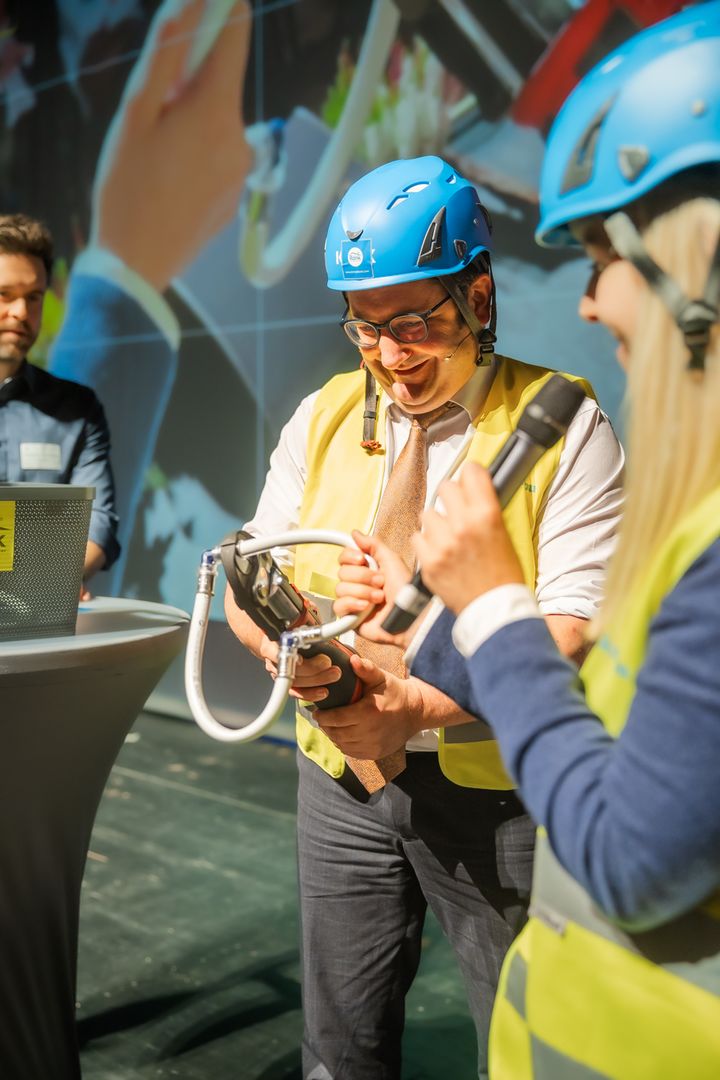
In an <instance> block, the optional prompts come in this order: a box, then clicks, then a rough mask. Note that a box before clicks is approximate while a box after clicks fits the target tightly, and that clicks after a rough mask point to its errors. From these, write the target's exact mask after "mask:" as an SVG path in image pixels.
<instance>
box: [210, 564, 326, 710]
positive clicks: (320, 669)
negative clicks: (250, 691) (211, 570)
mask: <svg viewBox="0 0 720 1080" xmlns="http://www.w3.org/2000/svg"><path fill="white" fill-rule="evenodd" d="M225 616H226V618H227V621H228V626H229V627H230V629H231V630H232V632H233V634H234V635H235V637H236V638H237V639H238V641H241V642H242V644H243V645H244V646H245V647H246V648H247V649H249V650H250V652H251V653H252V654H253V655H254V656H257V657H258V659H259V660H262V661H264V663H265V670H266V671H268V672H269V673H270V675H272V677H273V679H275V678H277V666H276V665H277V658H278V652H279V648H280V647H279V645H278V643H277V641H271V640H270V638H269V637H268V636H267V634H265V633H264V632H263V631H262V630H261V629H260V627H259V626H258V625H257V624H256V623H254V622H253V620H252V619H251V618H250V616H249V615H248V613H247V612H246V611H243V609H242V608H239V607H238V606H237V604H236V603H235V597H234V596H233V592H232V589H231V588H230V586H229V585H228V586H227V587H226V589H225ZM341 677H342V673H341V671H340V668H337V667H333V665H332V664H331V663H330V660H329V658H328V657H327V656H321V655H318V656H302V655H300V656H299V657H298V668H297V672H296V675H295V682H294V683H293V686H292V689H291V690H290V694H291V696H292V697H296V698H301V699H302V700H303V701H313V702H314V701H322V700H323V698H326V697H327V695H328V691H327V690H326V689H325V687H326V686H328V685H329V684H330V683H334V682H337V681H338V679H340V678H341Z"/></svg>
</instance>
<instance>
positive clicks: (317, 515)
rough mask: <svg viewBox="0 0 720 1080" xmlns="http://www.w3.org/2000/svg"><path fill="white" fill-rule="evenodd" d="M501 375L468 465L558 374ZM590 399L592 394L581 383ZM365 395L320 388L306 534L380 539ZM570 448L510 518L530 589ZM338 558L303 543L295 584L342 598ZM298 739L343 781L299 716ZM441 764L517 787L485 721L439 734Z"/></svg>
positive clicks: (545, 466)
mask: <svg viewBox="0 0 720 1080" xmlns="http://www.w3.org/2000/svg"><path fill="white" fill-rule="evenodd" d="M497 359H498V361H499V365H498V370H497V372H496V374H495V378H494V379H493V382H492V385H491V387H490V391H489V393H488V396H487V399H486V401H485V404H484V405H483V406H482V408H481V410H480V413H479V414H478V416H476V417H473V425H474V426H475V429H476V433H475V436H474V438H473V441H472V443H471V445H470V449H469V451H468V455H467V460H468V461H478V462H480V463H481V464H482V465H486V466H487V465H489V464H490V462H491V461H492V460H493V458H494V457H495V455H496V454H497V453H498V451H499V450H500V448H501V447H502V445H503V444H504V442H505V440H506V439H507V438H508V435H509V434H510V432H511V431H513V430H514V429H515V427H516V426H517V422H518V419H519V417H520V414H521V413H522V411H523V410H524V408H525V406H526V405H527V404H528V402H529V400H530V399H531V398H532V397H534V396H535V394H536V393H537V392H538V390H539V389H540V387H541V386H542V385H543V384H544V383H546V382H547V380H548V379H549V378H550V377H551V376H552V375H553V374H554V373H553V372H552V371H549V370H548V369H547V368H539V367H533V366H532V365H530V364H523V363H521V362H520V361H518V360H511V359H509V358H507V357H498V358H497ZM567 377H568V378H571V379H573V380H574V381H579V382H580V383H581V385H582V386H583V388H584V389H585V392H586V393H587V394H588V395H590V396H592V397H594V394H593V391H592V389H591V387H590V386H589V385H588V384H587V383H585V382H584V381H583V380H581V379H579V380H578V379H576V377H575V376H567ZM364 398H365V374H364V372H362V371H355V372H351V373H350V374H345V375H338V376H336V377H335V378H334V379H331V380H330V382H329V383H327V384H326V385H325V386H324V387H323V389H322V390H321V391H320V394H319V395H318V398H317V400H316V403H315V407H314V410H313V414H312V418H311V422H310V429H309V435H308V448H307V461H308V465H307V480H306V484H305V490H304V494H303V502H302V507H301V511H300V522H299V524H300V528H316V529H319V528H323V529H338V530H342V531H345V532H350V530H351V529H354V528H357V529H361V530H362V531H363V532H366V533H370V532H372V528H373V524H374V521H375V516H376V513H377V509H378V506H379V503H380V496H381V494H382V491H383V488H384V476H385V466H386V461H385V454H384V453H382V452H379V453H378V452H375V453H368V451H367V450H365V449H363V448H362V447H361V445H360V442H361V433H362V426H363V424H362V416H363V410H364ZM387 405H388V398H387V396H386V395H385V394H381V395H380V403H379V411H378V431H380V432H384V430H385V413H386V409H387ZM563 445H564V439H561V440H560V441H559V442H558V443H556V445H555V446H554V447H553V448H552V449H550V450H548V451H547V453H546V454H544V455H543V457H542V458H541V459H540V461H539V462H538V463H537V465H536V466H535V467H534V468H533V469H532V471H531V472H530V473H529V475H528V477H527V479H526V481H525V484H524V485H523V486H522V487H521V488H520V489H519V491H517V492H516V494H515V495H514V496H513V498H512V499H511V500H510V502H509V504H508V506H507V508H506V509H505V511H504V516H505V522H506V525H507V527H508V530H509V532H510V535H511V537H512V540H513V543H514V545H515V548H516V550H517V552H518V556H519V559H520V563H521V565H522V569H523V574H524V576H525V580H526V582H527V583H528V584H529V585H530V587H531V588H534V587H535V579H536V573H537V536H538V525H539V521H540V516H541V510H542V507H543V506H544V499H545V495H546V492H547V489H548V487H549V486H550V484H551V482H552V479H553V477H554V475H555V471H556V469H557V466H558V462H559V460H560V454H561V453H562V448H563ZM337 572H338V552H337V549H336V548H333V547H331V546H329V545H321V544H305V545H302V546H300V547H298V548H297V551H296V557H295V568H294V581H295V584H296V586H297V587H298V588H299V589H301V590H302V591H303V592H308V593H310V594H314V595H316V596H321V597H330V598H334V596H335V585H336V583H337ZM297 738H298V743H299V745H300V749H301V750H302V751H303V753H304V754H306V755H307V756H308V757H310V758H312V759H313V761H315V762H317V764H318V765H320V766H321V767H322V768H323V769H324V770H325V771H326V772H328V773H329V774H330V775H331V776H335V777H338V776H340V775H341V774H342V772H343V770H344V768H345V759H344V758H343V755H342V754H341V753H340V751H339V750H338V749H337V747H336V746H335V745H334V744H333V743H332V742H331V741H330V740H329V739H328V738H327V736H326V735H324V734H323V732H321V731H320V730H319V729H318V728H316V727H315V726H314V725H313V724H311V723H310V721H309V720H308V719H307V718H306V717H305V716H304V715H303V714H302V711H298V715H297ZM439 760H440V767H441V769H442V770H443V772H444V773H445V775H446V776H447V777H448V778H449V779H450V780H452V781H454V782H455V783H456V784H460V785H462V786H464V787H476V788H492V789H496V790H510V789H512V788H513V787H514V786H515V785H514V784H513V782H512V780H511V779H510V777H509V776H508V775H507V773H506V772H505V769H504V767H503V765H502V762H501V760H500V754H499V751H498V746H497V742H496V741H495V739H494V738H493V735H492V732H491V731H490V728H489V727H488V726H487V724H485V723H483V721H481V720H477V721H475V722H473V723H468V724H461V725H457V726H454V727H451V728H447V729H446V730H443V729H441V731H440V738H439Z"/></svg>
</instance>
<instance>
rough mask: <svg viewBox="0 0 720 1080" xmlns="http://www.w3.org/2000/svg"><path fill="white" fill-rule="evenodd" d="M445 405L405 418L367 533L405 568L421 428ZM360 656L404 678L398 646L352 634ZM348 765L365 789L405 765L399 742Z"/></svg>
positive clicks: (422, 462) (420, 470)
mask: <svg viewBox="0 0 720 1080" xmlns="http://www.w3.org/2000/svg"><path fill="white" fill-rule="evenodd" d="M450 407H451V406H450V405H449V404H447V405H441V406H440V407H439V408H437V409H433V411H432V412H429V413H425V414H424V415H423V416H413V417H412V418H411V427H410V435H409V437H408V441H407V442H406V443H405V446H404V447H403V449H402V451H401V452H400V455H399V456H398V459H397V461H396V462H395V464H394V466H393V468H392V471H391V473H390V476H389V477H388V482H387V485H386V487H385V491H384V492H383V496H382V499H381V500H380V506H379V508H378V514H377V519H376V522H375V528H374V529H373V535H374V536H377V537H379V538H380V539H381V540H384V541H385V543H386V544H387V545H388V547H391V548H392V549H393V551H396V552H397V553H398V555H400V557H401V558H402V560H403V562H404V563H405V565H406V566H407V568H408V570H412V569H413V568H414V565H415V553H414V552H413V549H412V545H411V543H410V537H411V536H412V535H413V533H414V532H417V530H418V529H419V528H420V516H421V514H422V512H423V509H424V507H425V496H426V493H427V429H428V428H429V426H430V424H432V422H433V420H436V419H437V417H438V416H441V415H442V414H443V413H445V412H447V410H448V409H449V408H450ZM355 648H356V649H357V651H358V653H359V654H360V656H366V657H368V659H370V660H372V661H373V663H375V664H377V666H378V667H380V668H382V669H383V671H389V672H390V673H391V674H392V675H396V676H397V677H398V678H400V679H405V678H407V669H406V667H405V664H404V663H403V652H402V649H399V648H397V646H395V645H377V644H376V643H375V642H373V641H366V640H365V639H364V638H361V637H357V638H356V639H355ZM345 760H346V761H347V763H348V765H349V766H350V768H351V769H352V771H353V772H354V773H355V775H356V776H357V778H358V780H360V782H361V784H362V785H363V787H364V788H365V789H366V790H367V791H369V792H374V791H379V790H380V788H382V787H384V786H385V784H387V783H389V781H390V780H393V779H394V778H395V777H396V776H398V775H399V774H400V773H401V772H402V771H403V769H404V768H405V747H404V746H403V747H400V749H399V750H395V751H394V752H393V753H392V754H388V755H387V757H384V758H381V759H380V760H379V761H371V760H365V759H360V758H350V757H346V758H345Z"/></svg>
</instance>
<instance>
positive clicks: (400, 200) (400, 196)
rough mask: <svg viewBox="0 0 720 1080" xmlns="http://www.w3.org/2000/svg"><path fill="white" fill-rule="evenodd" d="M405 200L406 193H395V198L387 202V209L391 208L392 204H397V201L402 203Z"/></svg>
mask: <svg viewBox="0 0 720 1080" xmlns="http://www.w3.org/2000/svg"><path fill="white" fill-rule="evenodd" d="M406 200H407V195H396V196H395V198H394V199H393V200H392V201H391V202H389V203H388V205H387V209H388V210H392V208H393V207H394V206H397V205H398V203H404V202H405V201H406Z"/></svg>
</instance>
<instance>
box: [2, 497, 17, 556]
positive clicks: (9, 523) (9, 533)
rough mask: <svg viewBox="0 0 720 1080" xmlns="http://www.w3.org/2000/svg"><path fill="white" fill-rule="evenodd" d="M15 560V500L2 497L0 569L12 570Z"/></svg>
mask: <svg viewBox="0 0 720 1080" xmlns="http://www.w3.org/2000/svg"><path fill="white" fill-rule="evenodd" d="M14 561H15V502H14V500H13V501H10V500H9V499H5V500H3V499H0V571H2V570H12V568H13V562H14Z"/></svg>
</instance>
